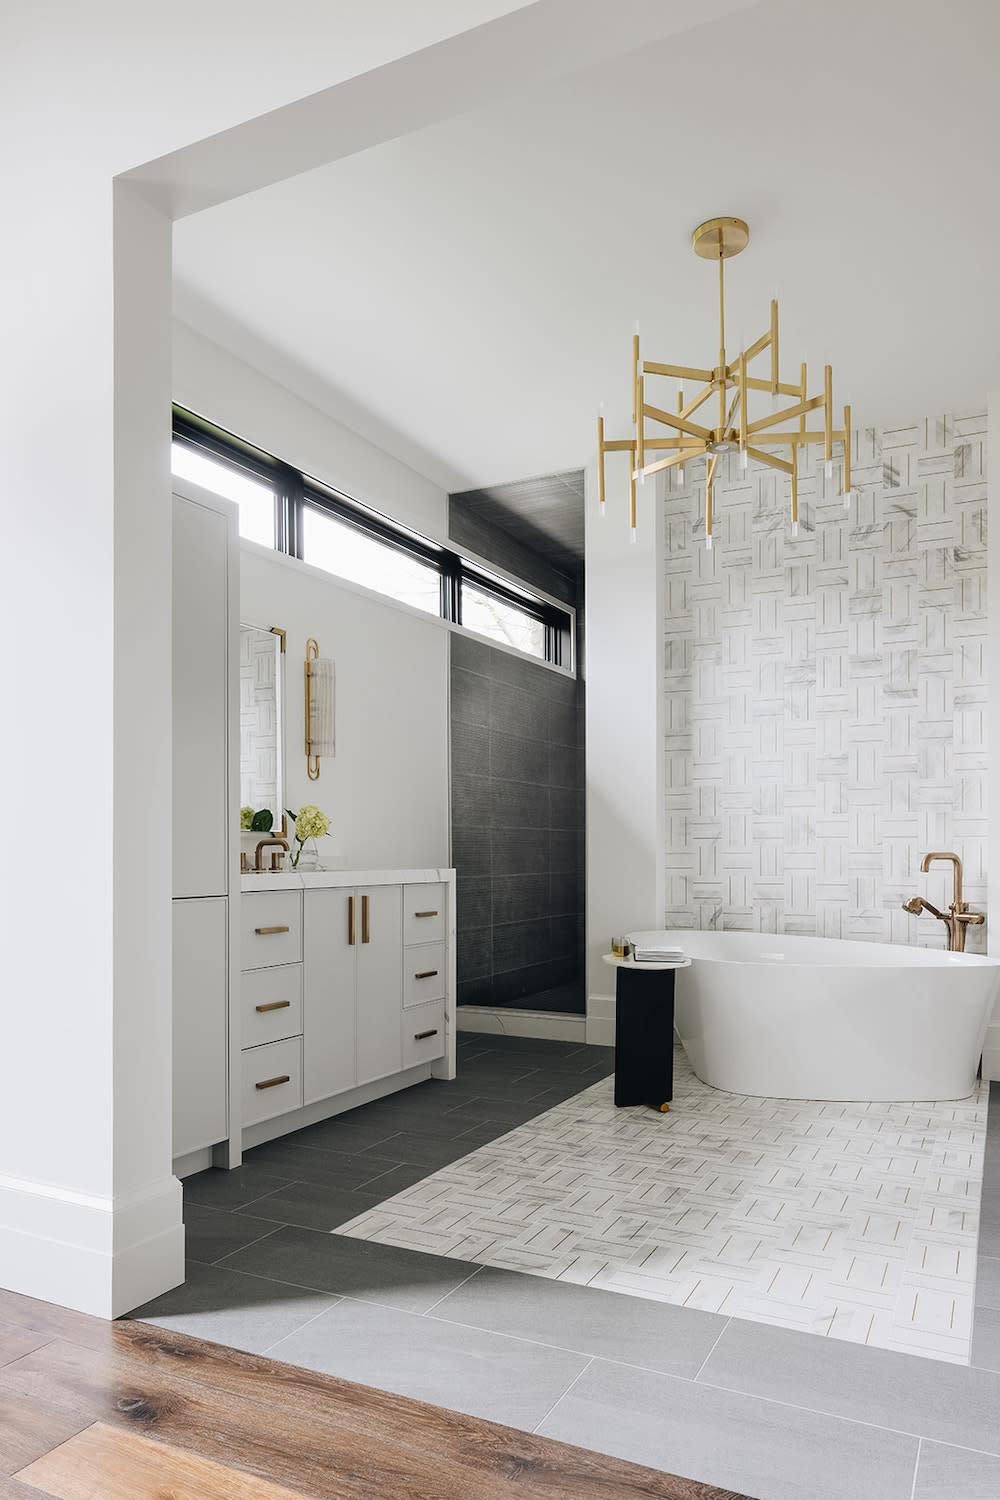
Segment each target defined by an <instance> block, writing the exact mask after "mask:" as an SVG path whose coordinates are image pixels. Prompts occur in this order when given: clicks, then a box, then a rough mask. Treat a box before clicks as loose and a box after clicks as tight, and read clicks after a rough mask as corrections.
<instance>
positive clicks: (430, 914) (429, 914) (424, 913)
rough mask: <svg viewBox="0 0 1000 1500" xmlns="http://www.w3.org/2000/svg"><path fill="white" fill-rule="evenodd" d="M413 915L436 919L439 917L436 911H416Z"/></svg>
mask: <svg viewBox="0 0 1000 1500" xmlns="http://www.w3.org/2000/svg"><path fill="white" fill-rule="evenodd" d="M413 915H414V916H415V917H436V916H437V912H436V911H415V912H414V913H413Z"/></svg>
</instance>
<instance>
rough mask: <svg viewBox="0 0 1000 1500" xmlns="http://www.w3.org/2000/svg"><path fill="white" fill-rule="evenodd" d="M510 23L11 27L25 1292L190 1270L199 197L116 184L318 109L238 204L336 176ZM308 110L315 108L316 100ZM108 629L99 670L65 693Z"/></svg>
mask: <svg viewBox="0 0 1000 1500" xmlns="http://www.w3.org/2000/svg"><path fill="white" fill-rule="evenodd" d="M534 9H535V8H534V7H528V8H527V11H526V12H525V14H526V15H527V16H528V17H529V18H530V15H531V14H532V12H533V11H534ZM512 10H513V11H514V12H515V15H514V17H513V20H514V21H515V22H516V21H517V20H518V18H519V16H520V13H521V7H519V6H513V7H512V6H511V5H510V4H509V3H508V4H495V3H491V0H475V3H472V4H470V0H435V3H433V4H428V5H420V6H413V5H411V4H409V3H406V0H381V3H378V4H374V3H372V0H349V3H347V4H345V5H338V6H335V7H331V6H330V5H328V4H326V3H325V0H303V3H302V4H299V5H296V6H295V7H292V8H291V9H289V8H288V7H284V8H278V7H275V6H273V5H272V4H269V3H267V0H207V3H205V0H200V3H198V4H197V5H195V4H192V3H190V0H179V3H178V5H177V6H175V8H174V10H173V11H172V13H171V25H170V26H169V27H164V26H163V24H162V17H161V16H160V14H159V13H158V12H154V11H153V10H152V9H151V8H150V7H147V6H136V5H134V4H131V3H129V0H103V3H101V4H99V5H98V6H96V7H90V8H89V9H88V10H87V11H86V13H85V14H84V12H82V11H81V9H80V7H79V5H78V4H76V3H75V0H44V3H40V4H38V5H33V6H30V7H29V6H17V7H15V14H13V15H12V16H11V18H10V25H9V27H8V28H7V36H6V38H5V45H4V47H3V48H2V49H0V110H2V118H0V142H3V143H11V145H12V146H13V144H14V143H16V151H15V152H13V154H9V158H8V160H7V164H6V165H7V170H6V171H5V173H4V181H5V206H6V209H7V214H8V218H9V221H10V223H11V224H15V225H16V226H17V232H16V233H10V234H7V235H5V236H3V238H2V241H0V324H2V326H3V328H4V359H3V361H2V362H0V410H2V411H3V413H4V418H5V425H4V440H3V442H2V444H0V464H2V475H0V484H2V493H3V494H4V495H5V496H6V497H8V506H7V512H6V514H5V521H6V524H7V527H8V530H7V535H6V541H7V545H8V548H9V550H10V554H11V556H12V557H13V558H15V559H16V566H11V567H10V568H8V570H7V574H6V578H5V584H4V590H3V606H2V607H3V623H4V625H5V627H6V633H7V636H8V639H11V640H19V641H22V642H24V643H25V645H26V649H25V650H24V651H23V652H15V653H13V654H12V656H11V660H10V662H9V664H8V666H9V672H8V698H9V702H10V703H11V704H12V706H13V711H12V712H11V713H9V714H8V716H7V718H6V720H5V723H4V733H3V734H2V735H0V780H2V782H3V785H4V786H6V787H7V788H9V789H10V795H11V797H12V798H13V799H14V803H15V806H16V809H17V815H16V821H17V825H18V834H17V837H18V854H17V859H16V862H14V861H7V862H6V863H5V864H4V866H3V872H2V886H0V910H2V913H3V919H2V920H3V923H4V929H3V934H2V937H3V952H4V961H3V962H4V972H3V991H4V1001H5V1005H4V1025H5V1035H4V1045H5V1056H6V1057H7V1058H8V1059H9V1060H10V1062H11V1066H10V1068H9V1070H8V1077H7V1085H6V1087H5V1089H4V1090H3V1093H2V1095H0V1142H2V1145H0V1278H2V1279H3V1281H4V1283H5V1284H6V1285H7V1286H8V1287H11V1288H12V1289H14V1290H17V1291H21V1292H26V1293H28V1294H30V1295H34V1296H37V1297H41V1298H48V1299H49V1300H52V1301H55V1302H61V1303H65V1304H67V1305H71V1306H75V1307H79V1308H82V1309H84V1310H86V1311H89V1312H94V1313H99V1314H103V1315H105V1316H107V1315H113V1314H117V1313H119V1312H122V1311H125V1310H126V1309H127V1308H129V1307H132V1306H134V1305H135V1304H136V1303H137V1302H138V1301H140V1300H142V1298H143V1297H144V1296H151V1295H153V1294H154V1293H155V1292H157V1291H160V1290H163V1289H165V1288H166V1287H167V1286H168V1285H170V1284H171V1283H172V1281H174V1280H176V1279H177V1276H178V1275H179V1264H180V1255H179V1251H180V1248H181V1234H180V1204H179V1193H178V1191H177V1184H176V1181H175V1180H174V1179H173V1178H172V1176H171V1172H170V1159H171V1152H170V1118H169V1109H170V1103H169V1101H170V1045H169V1037H170V1003H169V996H170V925H169V914H170V900H169V894H170V893H169V871H170V859H169V851H168V850H166V849H165V847H164V840H165V839H166V838H168V837H169V834H168V832H167V831H168V830H169V828H170V752H169V732H168V729H167V726H168V723H169V694H168V692H167V689H166V688H165V686H164V684H169V681H170V645H169V556H170V548H169V515H170V483H169V425H168V424H169V382H168V378H167V376H168V361H169V347H170V328H169V290H170V288H169V232H170V231H169V215H170V213H171V212H172V211H174V210H173V207H172V205H173V204H174V203H175V202H176V199H175V197H174V195H173V185H174V184H175V183H176V182H177V180H178V177H177V171H176V170H175V169H174V167H172V166H171V164H170V160H169V158H168V159H167V160H166V163H164V162H163V161H161V162H160V163H159V176H158V178H157V181H158V183H159V185H160V187H161V189H162V192H161V198H160V203H161V208H160V210H159V211H157V210H154V209H150V207H149V205H148V203H147V202H144V201H143V199H142V194H143V193H144V192H145V191H147V184H146V183H145V182H138V185H137V183H132V184H131V185H129V186H128V187H125V186H121V185H119V187H118V188H117V189H116V187H115V184H114V178H115V176H116V175H117V174H121V173H124V172H127V171H129V170H130V169H132V168H136V167H137V166H138V167H141V166H142V164H143V163H147V162H149V161H150V160H151V159H152V158H156V157H163V155H164V153H171V152H175V151H178V150H179V149H180V148H185V157H184V162H185V170H186V171H187V170H191V171H196V169H197V167H198V164H199V158H198V147H199V146H200V145H201V144H202V138H203V137H205V136H207V135H209V134H210V133H211V132H213V131H220V130H223V131H224V130H227V129H229V128H231V127H240V126H241V125H242V122H245V121H248V120H250V119H252V118H254V117H257V116H259V115H260V114H261V113H262V112H264V111H268V110H274V109H277V108H279V107H281V106H282V105H291V106H292V111H293V115H294V118H286V117H284V116H283V117H282V120H281V122H280V124H276V123H275V122H274V121H273V120H264V121H263V122H262V123H260V122H257V126H256V133H255V136H254V140H255V143H256V144H255V146H254V147H253V148H249V147H248V146H247V144H246V136H245V134H244V133H241V132H240V131H239V130H235V131H233V132H232V133H231V134H230V135H228V136H227V144H228V148H229V151H230V157H229V165H228V167H227V168H226V169H225V170H220V169H218V166H217V164H216V167H215V168H213V171H212V173H211V178H212V185H213V190H214V192H215V193H216V196H217V197H220V198H225V197H226V196H227V195H231V194H232V193H234V192H236V191H250V190H252V188H253V187H254V186H256V185H257V184H258V181H259V173H260V161H261V156H262V153H264V152H265V151H266V149H267V143H268V141H269V140H270V139H271V138H274V137H280V144H281V149H282V151H283V152H284V157H283V159H284V160H285V162H286V169H287V171H288V172H293V171H296V170H302V167H303V164H304V157H303V153H305V154H306V155H307V156H309V155H310V154H311V156H312V157H314V156H315V153H316V150H317V146H318V145H319V146H321V149H322V150H323V151H325V152H326V153H327V154H328V155H329V156H334V155H336V154H337V152H338V151H341V152H343V151H350V150H360V149H363V148H364V146H365V145H366V144H368V143H369V142H370V141H371V139H373V138H376V137H377V136H378V133H379V131H380V130H381V131H382V132H383V133H384V132H385V130H386V129H387V128H389V127H387V124H386V120H387V115H388V113H389V109H390V104H391V129H392V130H393V131H395V132H396V133H399V132H402V131H405V130H407V129H409V128H411V122H412V119H413V115H412V110H415V109H417V108H418V106H419V110H420V111H422V113H421V118H426V113H427V109H428V106H429V103H430V104H433V105H434V106H435V107H437V98H438V96H436V95H434V94H431V93H429V92H428V90H427V89H426V87H425V86H424V85H425V79H424V77H423V75H422V72H421V69H422V67H423V66H424V63H425V61H426V60H427V59H428V57H430V58H432V59H433V58H434V57H436V56H437V48H436V44H437V43H439V42H440V40H441V39H442V38H446V37H449V36H452V35H453V34H456V33H459V32H461V31H463V30H464V28H466V27H468V26H475V25H476V24H478V23H479V22H482V21H484V20H487V19H488V18H489V17H490V16H497V15H504V14H506V13H508V12H511V11H512ZM195 36H196V37H197V46H195V47H192V43H191V39H192V37H195ZM421 49H427V50H426V51H421ZM517 55H518V54H517V53H516V52H515V54H514V56H513V59H511V58H507V59H505V64H501V65H497V64H496V63H495V62H493V61H491V60H490V58H487V57H484V58H483V59H482V60H481V63H480V66H479V71H478V72H477V71H476V69H475V68H473V70H472V71H471V73H466V72H464V71H463V69H462V67H461V65H460V62H458V63H457V62H456V59H455V57H454V55H453V54H452V53H450V52H449V61H450V64H451V72H452V74H454V76H456V77H457V78H460V79H461V81H462V84H463V87H465V88H467V89H470V90H472V92H473V93H474V92H475V90H476V89H477V88H481V87H484V86H486V85H487V79H489V80H490V86H492V87H493V88H494V89H497V90H500V91H502V90H503V89H506V88H508V87H511V86H512V79H513V77H514V75H515V74H516V72H517ZM403 56H405V57H406V58H407V60H408V61H413V67H412V68H411V69H410V70H409V71H408V72H407V78H408V80H409V81H408V84H407V85H406V86H405V87H402V88H401V87H400V86H399V85H398V84H394V78H395V75H394V74H393V72H392V63H391V60H392V59H393V58H398V57H403ZM386 63H389V65H390V66H389V68H388V69H381V70H379V69H380V64H386ZM531 65H532V66H534V65H535V64H534V61H533V60H532V62H531ZM548 65H549V66H557V63H556V61H555V49H554V48H553V49H550V54H549V57H548ZM365 69H369V70H371V69H375V70H376V72H375V73H374V74H372V73H368V74H367V75H366V85H365V86H366V87H367V88H368V91H369V95H370V96H371V97H369V98H368V100H367V105H368V107H367V110H366V108H365V106H364V104H363V103H362V102H359V101H358V95H357V92H352V93H351V94H350V99H349V101H348V102H347V104H346V105H345V106H344V108H343V109H342V111H341V114H340V116H339V118H338V122H337V125H336V126H335V127H331V126H330V123H329V120H327V121H326V122H325V123H324V121H323V120H322V118H321V116H322V112H323V109H324V108H325V107H327V106H328V105H329V106H330V107H331V108H332V99H331V98H330V97H328V96H323V97H322V98H320V99H319V100H317V96H316V94H315V91H316V90H320V89H324V88H328V87H329V86H330V85H331V84H333V85H337V84H338V83H339V82H340V81H341V80H343V79H351V78H353V76H354V75H355V74H357V73H358V72H359V71H364V70H365ZM179 79H183V85H184V86H183V88H180V87H178V80H179ZM380 88H381V89H382V91H383V92H382V93H379V89H380ZM330 92H331V94H332V95H337V96H338V100H339V95H340V91H339V89H337V88H334V89H332V90H331V91H330ZM304 95H311V96H312V97H311V99H310V102H309V108H308V110H305V111H304V110H303V109H302V108H298V109H296V106H295V105H294V103H293V101H297V100H299V99H301V97H302V96H304ZM376 96H377V97H376ZM352 100H353V101H354V102H355V104H354V105H353V106H352V104H351V102H350V101H352ZM355 106H356V107H355ZM455 107H462V106H461V105H458V106H455ZM317 111H318V113H317ZM408 111H411V114H410V116H409V118H408ZM334 113H335V111H334ZM188 148H190V149H188ZM289 152H290V153H291V155H290V156H289ZM296 152H298V160H297V162H293V159H294V158H295V156H296ZM142 177H143V174H142V172H140V173H139V174H138V178H139V179H141V178H142ZM237 178H238V179H239V186H237V185H236V179H237ZM248 253H252V250H251V251H250V252H248ZM81 632H85V633H86V637H87V641H88V646H89V648H90V649H89V650H88V668H87V672H86V674H80V673H76V674H74V673H73V672H72V671H69V672H66V671H64V670H62V669H63V667H64V666H65V664H66V663H67V662H68V661H71V660H72V651H71V648H72V643H73V642H74V641H75V640H76V639H77V638H78V637H79V635H80V634H81ZM56 682H57V683H58V690H57V691H54V686H53V685H54V683H56ZM67 823H83V824H85V825H86V828H87V837H86V841H85V845H83V846H81V852H80V854H79V858H78V860H76V861H73V860H67V859H65V858H61V857H60V858H57V859H54V858H53V853H52V850H53V845H52V843H51V842H50V840H49V839H48V838H47V836H46V835H47V833H48V832H49V830H50V829H53V828H65V827H66V825H67Z"/></svg>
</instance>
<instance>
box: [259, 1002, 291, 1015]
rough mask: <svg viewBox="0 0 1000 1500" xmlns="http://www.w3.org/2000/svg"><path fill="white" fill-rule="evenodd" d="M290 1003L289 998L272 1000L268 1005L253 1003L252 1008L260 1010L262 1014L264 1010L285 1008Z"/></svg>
mask: <svg viewBox="0 0 1000 1500" xmlns="http://www.w3.org/2000/svg"><path fill="white" fill-rule="evenodd" d="M291 1003H292V1002H291V1001H290V1000H272V1001H271V1003H270V1005H255V1006H254V1010H257V1011H260V1013H261V1015H263V1013H264V1011H266V1010H287V1009H288V1007H289V1006H290V1005H291Z"/></svg>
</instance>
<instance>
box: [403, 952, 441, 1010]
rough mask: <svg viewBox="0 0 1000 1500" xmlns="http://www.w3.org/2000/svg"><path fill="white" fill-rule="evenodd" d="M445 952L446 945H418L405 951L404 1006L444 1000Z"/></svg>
mask: <svg viewBox="0 0 1000 1500" xmlns="http://www.w3.org/2000/svg"><path fill="white" fill-rule="evenodd" d="M445 951H446V950H445V945H444V943H416V944H413V945H411V946H410V947H409V948H404V949H403V1005H404V1006H410V1005H423V1004H424V1002H425V1001H428V1000H443V999H444V991H445Z"/></svg>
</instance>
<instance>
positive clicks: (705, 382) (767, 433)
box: [597, 218, 851, 547]
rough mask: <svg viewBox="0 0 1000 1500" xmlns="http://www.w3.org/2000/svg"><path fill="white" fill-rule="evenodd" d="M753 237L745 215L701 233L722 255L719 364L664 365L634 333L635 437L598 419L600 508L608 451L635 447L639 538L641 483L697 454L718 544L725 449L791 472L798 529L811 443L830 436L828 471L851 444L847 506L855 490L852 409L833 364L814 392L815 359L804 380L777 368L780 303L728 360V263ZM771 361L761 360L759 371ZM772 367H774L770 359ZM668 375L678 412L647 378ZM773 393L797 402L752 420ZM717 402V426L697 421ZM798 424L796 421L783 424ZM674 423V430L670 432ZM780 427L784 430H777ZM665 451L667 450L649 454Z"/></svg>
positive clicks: (700, 239)
mask: <svg viewBox="0 0 1000 1500" xmlns="http://www.w3.org/2000/svg"><path fill="white" fill-rule="evenodd" d="M749 239H750V231H749V229H748V227H747V225H746V224H745V223H744V222H743V220H742V219H733V218H721V219H709V220H708V222H707V223H705V224H699V226H698V228H697V229H696V230H695V232H694V250H695V253H696V254H697V255H700V256H701V257H702V258H703V259H706V260H717V261H718V263H719V359H718V364H716V365H715V366H714V367H713V368H712V369H701V368H699V367H696V366H692V365H674V364H660V363H659V362H657V361H654V360H643V359H642V358H641V357H640V353H639V335H638V333H635V334H634V335H633V338H632V424H633V427H634V429H635V436H634V437H631V438H618V439H608V438H606V437H605V436H604V417H603V415H602V416H599V417H598V419H597V446H598V459H599V468H598V473H599V491H598V494H599V500H600V507H601V513H602V514H603V513H604V506H605V466H604V455H605V454H606V453H627V454H628V455H629V508H630V518H631V526H632V537H633V539H634V538H635V533H636V519H637V517H636V484H637V481H639V480H640V479H644V478H645V477H646V476H647V475H649V474H656V473H658V472H659V471H660V470H663V469H675V470H677V471H678V472H679V473H680V474H682V473H683V465H684V464H685V463H687V462H688V461H689V460H692V459H699V458H706V459H707V460H708V465H707V473H706V484H705V544H706V546H708V547H711V545H712V525H713V489H714V484H715V477H716V471H717V469H718V465H719V458H720V456H721V455H722V454H723V453H731V452H738V453H739V455H740V463H741V466H743V467H744V468H745V467H746V466H747V465H748V463H749V461H750V459H754V460H755V461H756V462H758V463H762V464H766V465H767V466H768V467H769V468H772V469H778V470H779V471H780V472H781V473H783V474H788V475H789V476H790V479H791V522H792V534H793V536H794V535H797V534H798V529H799V464H798V450H799V448H800V447H802V446H804V445H805V444H807V443H822V444H823V453H824V457H825V460H826V467H827V474H828V475H830V474H832V471H833V445H834V443H841V444H843V482H842V488H843V492H844V503H845V506H846V505H849V504H850V497H851V441H850V433H851V408H850V407H849V406H845V407H844V408H843V426H842V427H838V428H835V427H834V425H833V371H832V368H831V366H830V365H827V366H826V367H825V368H824V372H823V389H822V391H821V392H820V393H819V394H818V395H815V396H810V395H809V394H808V385H807V375H806V366H805V365H802V366H801V368H800V372H799V380H798V383H797V384H793V383H791V382H789V381H783V380H782V379H781V377H780V374H779V370H778V304H777V302H776V301H772V302H771V321H770V326H769V328H768V329H767V331H766V332H765V333H762V334H761V336H760V338H759V339H757V340H756V341H755V342H754V343H752V344H751V345H750V347H749V348H748V349H743V350H741V351H740V353H739V355H738V356H737V357H736V359H735V360H733V361H732V362H731V363H729V362H727V359H726V300H725V271H724V267H725V263H726V261H727V260H728V259H729V258H730V256H733V255H738V254H739V253H740V251H741V250H743V249H744V248H745V247H746V245H747V243H748V242H749ZM762 355H768V356H769V360H768V366H769V369H768V374H767V376H766V378H763V377H762V376H761V375H760V374H756V375H751V374H750V373H749V366H750V364H751V362H752V361H754V360H757V359H759V358H760V357H761V356H762ZM761 368H762V367H761V366H758V370H760V369H761ZM764 368H767V366H765V367H764ZM647 376H656V377H661V376H663V377H666V378H667V379H669V380H673V381H675V382H677V410H676V412H671V411H668V410H666V408H665V407H663V406H656V405H654V404H653V403H652V402H650V401H648V400H647V397H646V377H647ZM683 382H691V383H693V384H694V386H695V387H696V389H695V393H694V395H693V396H692V397H691V399H690V400H687V401H685V399H684V385H683ZM755 392H756V393H760V394H767V395H770V396H771V397H772V398H775V397H778V396H790V397H793V398H794V399H793V400H792V402H791V405H789V406H785V407H783V408H782V409H781V410H780V411H771V412H769V413H768V414H767V415H765V416H758V417H757V418H756V419H755V420H753V419H751V415H750V402H751V397H752V395H753V394H754V393H755ZM713 400H714V401H715V403H717V404H716V407H715V413H716V425H715V426H714V427H705V426H703V425H701V424H700V423H698V422H695V421H694V420H693V417H694V414H695V412H700V411H701V409H702V408H703V407H705V406H706V405H708V408H709V411H708V413H706V416H707V415H708V414H709V413H710V412H711V403H712V402H713ZM810 412H819V413H821V414H822V415H821V417H820V418H818V420H820V421H821V422H822V427H821V428H810V427H809V426H807V422H806V419H807V417H808V415H809V413H810ZM785 423H792V424H794V425H793V426H791V427H784V426H783V424H785ZM664 428H667V429H668V433H669V435H666V434H664V432H663V429H664ZM775 428H778V429H779V430H778V431H775V430H774V429H775ZM773 448H786V449H788V457H787V458H782V457H781V456H780V455H779V454H778V453H774V452H771V451H770V450H771V449H773ZM660 453H665V454H666V457H663V458H660V457H650V455H658V454H660Z"/></svg>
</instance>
